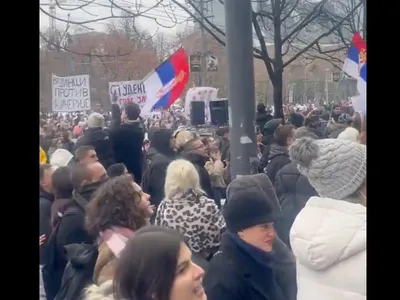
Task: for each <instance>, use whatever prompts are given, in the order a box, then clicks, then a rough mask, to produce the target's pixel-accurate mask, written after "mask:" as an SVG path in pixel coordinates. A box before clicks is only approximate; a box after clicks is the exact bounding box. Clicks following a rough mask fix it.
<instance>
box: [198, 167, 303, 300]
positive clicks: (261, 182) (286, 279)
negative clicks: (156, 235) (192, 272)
mask: <svg viewBox="0 0 400 300" xmlns="http://www.w3.org/2000/svg"><path fill="white" fill-rule="evenodd" d="M278 213H279V205H278V200H277V198H276V195H275V192H274V188H273V186H272V184H271V182H270V181H269V179H268V177H267V176H266V175H265V174H257V175H246V176H242V177H239V178H237V179H235V180H233V181H232V182H231V183H230V184H229V186H228V190H227V203H226V204H225V206H224V209H223V215H224V218H225V221H226V227H227V233H226V234H225V235H224V236H223V237H222V240H221V246H220V251H219V252H218V253H216V254H215V256H214V257H213V259H212V260H211V262H210V265H209V268H208V271H207V272H206V274H205V277H204V281H203V283H204V289H205V291H206V294H207V299H208V300H219V299H237V300H241V299H243V300H245V299H246V300H247V299H263V300H267V299H288V300H295V299H296V293H297V289H296V270H295V262H294V258H293V256H292V254H291V253H290V251H289V249H288V248H287V247H286V246H285V244H284V243H282V241H280V240H279V238H277V237H276V235H275V230H274V226H273V223H274V221H275V220H276V218H277V215H278Z"/></svg>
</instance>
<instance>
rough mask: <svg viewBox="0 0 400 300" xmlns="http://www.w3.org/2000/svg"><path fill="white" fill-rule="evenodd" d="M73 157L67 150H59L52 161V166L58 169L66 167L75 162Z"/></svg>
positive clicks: (52, 157)
mask: <svg viewBox="0 0 400 300" xmlns="http://www.w3.org/2000/svg"><path fill="white" fill-rule="evenodd" d="M73 157H74V156H73V155H72V154H71V153H70V152H68V150H65V149H57V150H56V151H55V152H54V153H53V155H52V156H51V159H50V164H52V165H53V166H57V167H66V166H68V165H70V164H71V163H72V162H73Z"/></svg>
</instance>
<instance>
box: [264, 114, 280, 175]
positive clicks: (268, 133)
mask: <svg viewBox="0 0 400 300" xmlns="http://www.w3.org/2000/svg"><path fill="white" fill-rule="evenodd" d="M281 125H282V119H273V120H271V121H268V122H267V123H265V125H264V127H263V128H262V134H263V139H262V144H263V145H264V150H263V153H262V157H261V160H260V168H261V169H262V170H264V169H265V168H266V167H267V165H268V161H269V159H268V157H269V152H270V150H271V145H272V143H273V141H274V134H275V130H276V129H277V128H278V127H279V126H281Z"/></svg>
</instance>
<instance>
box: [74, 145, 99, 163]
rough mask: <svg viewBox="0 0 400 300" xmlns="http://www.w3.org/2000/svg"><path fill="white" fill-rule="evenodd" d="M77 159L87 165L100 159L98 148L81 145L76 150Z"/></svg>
mask: <svg viewBox="0 0 400 300" xmlns="http://www.w3.org/2000/svg"><path fill="white" fill-rule="evenodd" d="M75 161H76V163H78V164H81V165H85V164H90V163H95V162H98V161H99V158H98V157H97V153H96V150H95V149H94V147H92V146H81V147H79V148H78V149H76V151H75Z"/></svg>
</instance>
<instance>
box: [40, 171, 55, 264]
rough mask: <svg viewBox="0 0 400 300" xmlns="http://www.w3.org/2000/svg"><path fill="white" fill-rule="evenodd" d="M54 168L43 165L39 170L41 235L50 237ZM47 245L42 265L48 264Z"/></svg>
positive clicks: (41, 249) (43, 249)
mask: <svg viewBox="0 0 400 300" xmlns="http://www.w3.org/2000/svg"><path fill="white" fill-rule="evenodd" d="M53 172H54V168H53V166H52V165H49V164H42V165H40V168H39V180H40V181H39V192H40V194H39V216H40V221H39V235H44V236H49V235H50V233H51V226H50V224H51V219H50V217H51V205H52V203H53V201H54V194H53V184H52V175H53ZM46 257H47V255H46V244H44V245H43V246H42V247H41V248H40V264H41V265H44V264H45V263H46Z"/></svg>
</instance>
